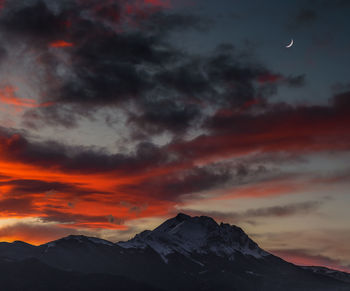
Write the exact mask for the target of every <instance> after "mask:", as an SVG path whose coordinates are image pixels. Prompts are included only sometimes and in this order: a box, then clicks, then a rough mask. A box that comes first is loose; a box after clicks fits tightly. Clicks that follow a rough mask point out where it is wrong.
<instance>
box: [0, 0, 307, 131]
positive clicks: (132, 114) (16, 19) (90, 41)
mask: <svg viewBox="0 0 350 291" xmlns="http://www.w3.org/2000/svg"><path fill="white" fill-rule="evenodd" d="M14 3H15V4H16V5H15V4H11V5H8V6H6V7H5V10H4V13H3V15H2V16H1V17H0V30H3V31H4V32H5V33H6V34H7V35H9V37H8V43H7V46H9V47H11V46H14V43H17V42H18V41H20V42H22V43H25V44H26V49H27V50H28V51H29V50H30V51H32V50H33V47H34V49H35V50H36V52H37V54H38V55H40V62H39V63H38V71H40V72H45V73H41V74H40V78H41V80H40V83H41V85H42V87H43V88H40V89H41V91H42V92H43V93H42V94H41V100H40V102H42V103H43V104H48V106H42V107H40V108H32V109H30V110H27V111H26V112H25V114H24V125H26V126H28V127H31V128H36V129H38V128H40V127H42V126H55V125H61V126H64V127H67V128H72V127H75V126H77V125H78V121H79V120H80V119H81V118H91V119H92V118H93V116H94V114H95V113H96V110H97V109H99V108H106V107H109V108H118V109H124V111H125V113H126V114H127V115H128V119H127V121H128V122H129V125H130V124H132V125H133V127H134V128H135V129H134V130H135V133H134V137H139V138H143V137H147V135H150V134H151V135H157V134H160V133H162V132H164V131H166V132H170V133H175V134H176V136H181V135H184V134H185V133H186V132H187V130H188V129H190V128H192V126H193V124H194V123H195V122H196V123H200V122H201V121H202V120H203V119H205V117H206V116H207V115H208V109H210V108H216V107H222V108H240V107H242V106H246V104H247V103H249V104H250V103H252V102H254V100H256V99H257V98H260V99H261V100H263V99H265V98H268V97H269V96H271V95H273V94H275V93H276V92H277V87H278V86H279V85H280V84H282V83H283V82H278V83H276V84H274V82H270V81H269V82H265V84H264V85H263V86H262V87H263V88H259V82H257V81H258V80H262V79H263V78H264V76H279V78H280V79H281V80H282V79H283V80H284V84H287V85H288V86H301V85H303V77H302V76H296V77H283V76H281V75H279V74H276V73H273V72H270V71H269V70H268V69H267V68H265V67H264V66H263V65H261V64H259V63H257V62H256V61H253V60H252V58H250V57H247V56H245V57H243V55H244V52H239V51H238V50H237V49H235V48H234V47H232V45H227V44H223V45H220V46H219V47H218V48H217V49H216V50H214V51H213V52H212V53H209V54H207V55H192V54H190V53H188V52H186V51H184V50H182V49H180V48H179V47H180V46H176V45H175V44H174V43H173V42H172V39H171V36H172V34H173V32H175V31H177V32H179V31H181V33H185V32H187V31H189V30H191V29H196V30H202V31H203V30H205V29H208V28H209V27H210V21H208V20H207V19H203V18H201V17H199V16H197V15H194V14H179V13H175V12H173V11H165V10H164V9H162V8H161V7H159V6H157V7H154V6H152V5H145V3H143V1H131V2H129V1H128V2H123V1H121V2H111V1H106V0H103V1H99V2H98V3H97V2H96V1H86V2H81V3H80V2H72V3H69V2H62V3H59V4H55V5H53V4H52V3H51V2H44V1H34V2H25V1H20V0H16V1H14ZM50 3H51V4H50ZM49 4H50V5H49ZM44 24H45V25H44ZM57 43H58V44H60V43H63V44H69V45H68V46H64V45H63V46H62V47H60V45H52V44H57ZM56 46H57V47H56ZM62 55H64V56H65V57H64V58H63V57H62ZM260 85H261V84H260ZM130 106H131V107H132V108H134V109H135V110H134V111H133V110H130Z"/></svg>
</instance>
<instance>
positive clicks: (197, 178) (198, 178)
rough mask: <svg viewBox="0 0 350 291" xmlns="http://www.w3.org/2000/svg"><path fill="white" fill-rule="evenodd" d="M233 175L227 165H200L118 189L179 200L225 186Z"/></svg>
mask: <svg viewBox="0 0 350 291" xmlns="http://www.w3.org/2000/svg"><path fill="white" fill-rule="evenodd" d="M232 176H233V173H231V170H230V169H228V168H225V167H215V166H214V167H212V166H211V167H202V168H199V167H198V168H193V169H191V170H182V171H179V172H176V173H172V174H166V175H159V176H156V177H154V178H153V177H151V178H148V179H146V180H144V181H141V182H139V183H138V184H129V185H128V184H127V185H123V186H120V187H118V190H119V191H123V192H125V193H127V194H128V195H135V196H139V197H142V196H145V195H147V196H150V197H157V198H160V199H162V200H178V199H179V198H180V197H181V196H183V195H186V194H192V193H196V192H200V191H204V190H209V189H212V188H214V187H215V186H218V185H220V186H223V185H224V184H225V183H227V182H228V181H230V180H231V179H232Z"/></svg>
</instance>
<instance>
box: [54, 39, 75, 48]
mask: <svg viewBox="0 0 350 291" xmlns="http://www.w3.org/2000/svg"><path fill="white" fill-rule="evenodd" d="M73 46H74V44H73V43H71V42H67V41H64V40H58V41H55V42H52V43H50V47H73Z"/></svg>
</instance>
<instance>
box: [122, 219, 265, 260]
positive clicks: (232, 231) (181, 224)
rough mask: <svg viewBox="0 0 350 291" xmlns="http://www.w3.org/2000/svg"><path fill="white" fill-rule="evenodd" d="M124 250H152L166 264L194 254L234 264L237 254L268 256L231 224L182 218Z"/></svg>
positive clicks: (142, 236) (136, 239) (141, 236)
mask: <svg viewBox="0 0 350 291" xmlns="http://www.w3.org/2000/svg"><path fill="white" fill-rule="evenodd" d="M118 245H119V246H121V247H123V248H128V249H129V248H136V249H145V248H147V247H150V248H151V249H153V250H154V251H156V252H157V253H158V254H159V255H160V256H161V257H162V258H163V260H164V261H165V262H167V256H168V255H169V254H172V253H180V254H182V255H185V256H186V257H190V256H191V255H193V254H215V255H218V256H222V257H228V258H229V259H231V260H233V259H234V256H235V254H236V253H237V252H239V253H241V254H244V255H250V256H254V257H256V258H261V257H262V256H265V255H268V253H266V252H265V251H263V250H262V249H260V248H259V247H258V245H257V244H256V243H255V242H253V241H252V240H251V239H250V238H249V237H248V236H247V235H246V234H245V233H244V231H243V230H242V229H241V228H239V227H236V226H231V225H229V224H223V223H221V224H220V225H219V224H217V223H216V222H215V220H213V219H212V218H210V217H207V216H200V217H198V216H196V217H191V216H188V215H186V214H182V213H180V214H178V215H177V216H176V217H174V218H171V219H169V220H167V221H165V222H164V223H163V224H161V225H160V226H158V227H157V228H155V229H154V230H153V231H144V232H142V233H140V234H138V235H136V236H135V237H134V238H133V239H131V240H129V241H127V242H120V243H118Z"/></svg>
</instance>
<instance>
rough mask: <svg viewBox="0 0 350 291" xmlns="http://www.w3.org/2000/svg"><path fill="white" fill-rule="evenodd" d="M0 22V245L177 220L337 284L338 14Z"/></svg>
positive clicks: (123, 5)
mask: <svg viewBox="0 0 350 291" xmlns="http://www.w3.org/2000/svg"><path fill="white" fill-rule="evenodd" d="M0 7H1V10H0V76H1V78H0V240H1V241H14V240H22V241H26V242H29V243H32V244H36V245H38V244H41V243H45V242H48V241H51V240H54V239H58V238H60V237H63V236H66V235H69V234H84V235H90V236H96V237H101V238H104V239H108V240H111V241H115V242H116V241H120V240H127V239H130V238H131V237H133V236H134V235H135V234H136V233H138V232H140V231H142V230H145V229H152V228H154V227H156V226H157V225H158V224H160V223H161V222H162V221H164V220H165V219H167V218H170V217H172V216H174V215H176V214H177V213H178V212H184V213H187V214H190V215H207V216H211V217H213V218H214V219H216V220H217V221H218V222H221V221H224V222H228V223H231V224H235V225H238V226H240V227H242V228H243V229H244V230H245V231H246V232H247V233H248V234H249V235H250V236H251V237H252V238H253V239H254V240H255V241H256V242H257V243H258V244H259V245H260V246H261V247H262V248H264V249H265V250H267V251H270V252H271V253H273V254H276V255H278V256H281V257H282V258H284V259H287V260H289V261H292V262H294V263H297V264H303V265H323V266H328V267H332V268H336V269H340V270H347V271H350V227H349V220H350V212H349V211H348V207H349V203H350V193H349V186H350V185H349V184H350V179H349V178H350V166H349V160H350V80H349V76H350V39H349V37H348V36H349V35H350V26H349V25H348V15H349V13H350V2H349V1H347V0H293V1H287V0H285V1H277V0H276V1H275V0H267V1H264V2H263V1H258V0H245V1H243V0H220V1H211V0H190V1H185V0H177V1H176V0H98V1H97V0H61V1H53V0H11V1H6V0H2V1H0ZM292 39H293V40H294V45H293V46H292V47H290V48H286V46H287V45H288V44H289V43H290V42H291V40H292Z"/></svg>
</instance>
